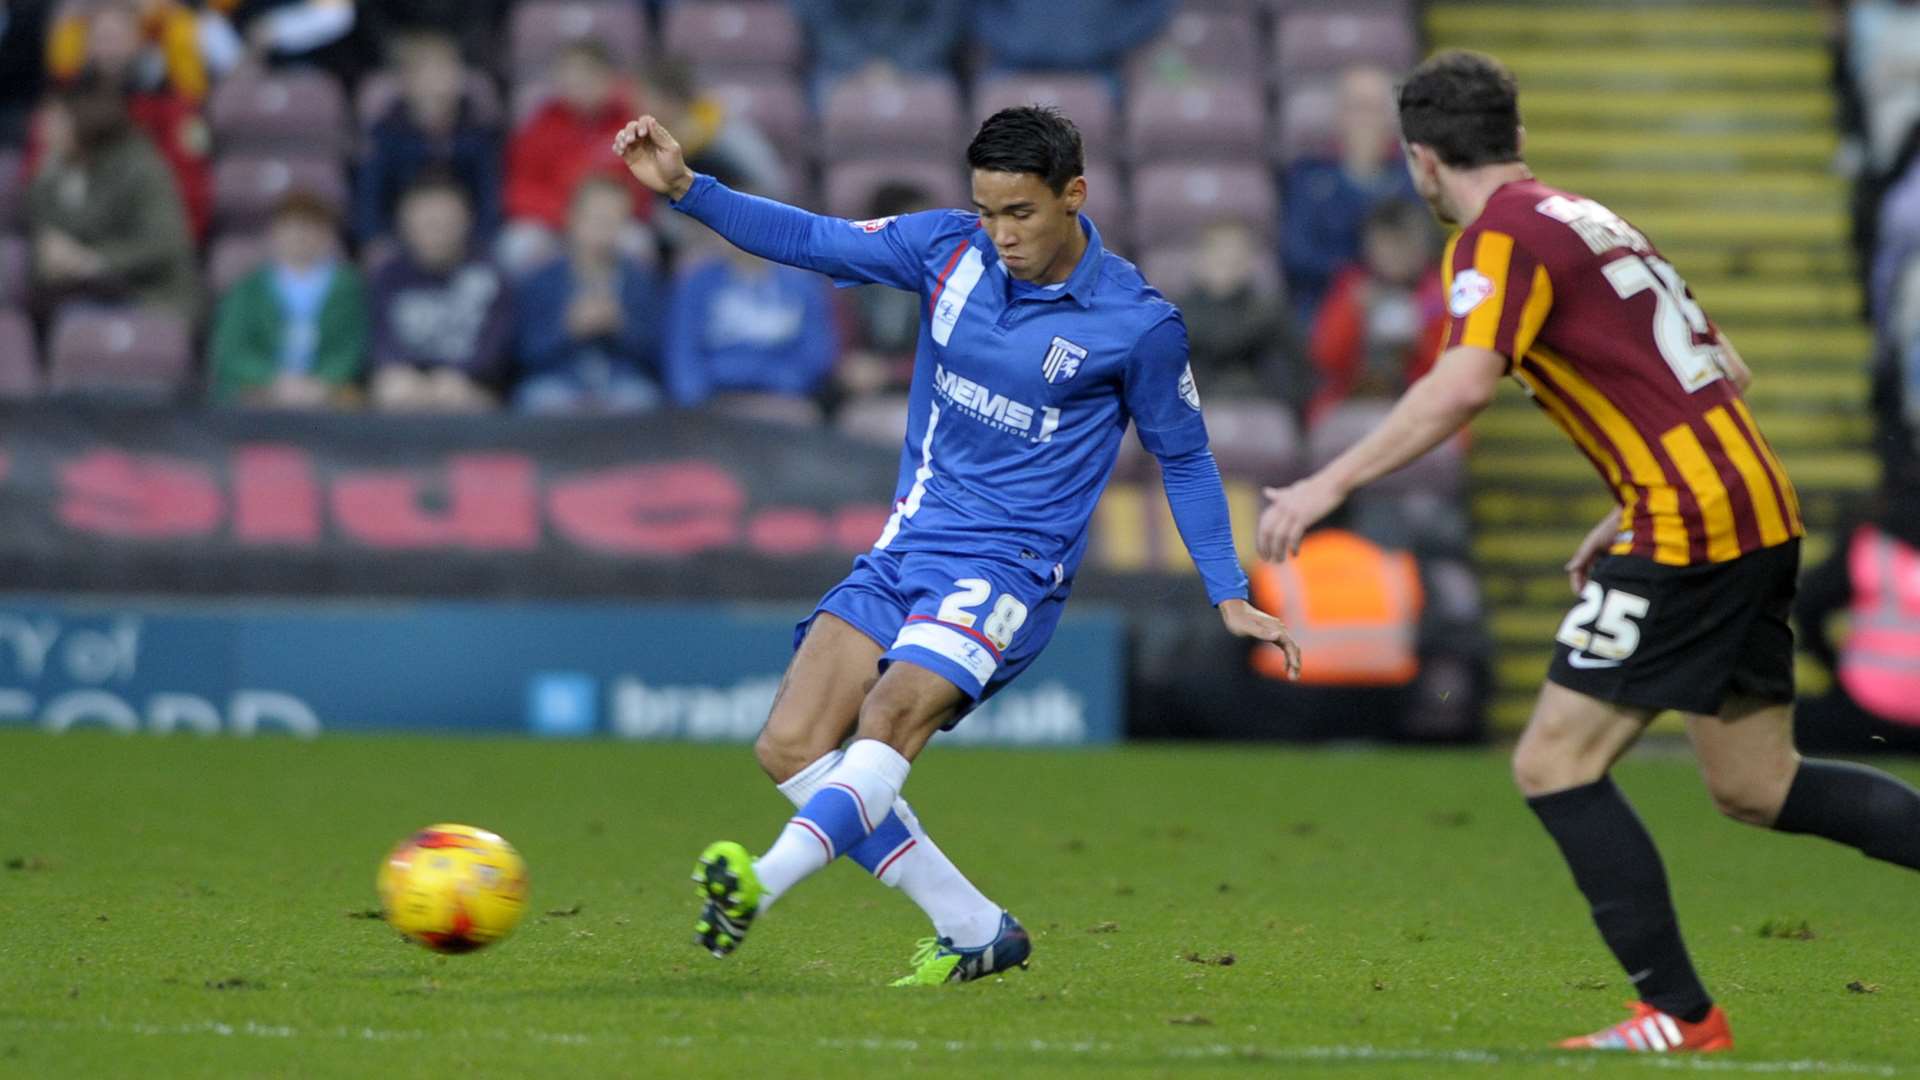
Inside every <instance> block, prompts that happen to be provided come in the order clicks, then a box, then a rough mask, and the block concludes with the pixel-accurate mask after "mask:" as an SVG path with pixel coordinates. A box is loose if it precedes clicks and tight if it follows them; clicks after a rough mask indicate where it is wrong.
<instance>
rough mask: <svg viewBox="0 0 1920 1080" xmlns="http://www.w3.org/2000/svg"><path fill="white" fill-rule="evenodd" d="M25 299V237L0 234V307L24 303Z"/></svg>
mask: <svg viewBox="0 0 1920 1080" xmlns="http://www.w3.org/2000/svg"><path fill="white" fill-rule="evenodd" d="M26 299H27V239H26V237H24V236H0V308H7V307H15V306H18V305H20V304H24V303H25V302H26Z"/></svg>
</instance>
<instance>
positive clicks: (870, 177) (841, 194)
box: [827, 158, 972, 220]
mask: <svg viewBox="0 0 1920 1080" xmlns="http://www.w3.org/2000/svg"><path fill="white" fill-rule="evenodd" d="M896 180H897V181H903V182H905V183H909V184H914V185H917V186H919V187H920V188H923V189H925V191H926V192H927V194H928V195H929V196H931V198H932V202H933V205H934V206H939V207H954V208H958V207H965V206H969V205H971V204H972V200H971V198H970V196H969V195H968V194H967V190H966V188H965V187H963V186H962V184H961V174H960V170H959V168H958V166H955V165H952V164H949V163H948V162H946V161H940V160H930V159H925V158H914V159H909V160H900V161H849V162H846V163H844V164H840V165H835V166H833V167H831V168H829V169H828V170H827V212H828V213H830V214H834V215H836V216H839V217H844V218H853V219H855V220H859V219H862V218H865V217H866V216H867V214H868V212H869V211H870V210H871V209H872V204H873V194H874V192H876V191H878V190H879V189H880V187H881V185H883V184H886V183H889V182H891V181H896Z"/></svg>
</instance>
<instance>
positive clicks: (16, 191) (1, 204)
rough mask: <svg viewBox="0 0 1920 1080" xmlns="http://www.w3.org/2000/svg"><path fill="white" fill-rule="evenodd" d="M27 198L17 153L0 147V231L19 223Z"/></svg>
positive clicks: (23, 170)
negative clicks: (23, 204)
mask: <svg viewBox="0 0 1920 1080" xmlns="http://www.w3.org/2000/svg"><path fill="white" fill-rule="evenodd" d="M26 197H27V174H26V168H25V163H24V162H23V161H22V160H21V156H20V153H19V151H17V150H10V149H8V148H6V147H0V231H5V230H7V229H11V228H13V227H14V226H15V225H16V224H18V223H19V221H20V215H21V212H22V209H23V208H22V205H21V204H22V203H24V202H25V201H26Z"/></svg>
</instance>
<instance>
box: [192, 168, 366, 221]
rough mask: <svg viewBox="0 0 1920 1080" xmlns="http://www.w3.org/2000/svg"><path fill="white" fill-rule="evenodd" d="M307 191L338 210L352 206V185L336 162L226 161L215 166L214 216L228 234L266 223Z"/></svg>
mask: <svg viewBox="0 0 1920 1080" xmlns="http://www.w3.org/2000/svg"><path fill="white" fill-rule="evenodd" d="M295 191H301V192H306V193H307V194H310V195H314V196H317V197H319V198H321V199H324V200H326V201H327V202H328V203H329V204H331V205H332V206H333V208H334V209H335V210H336V211H342V210H343V209H344V208H345V206H346V202H347V181H346V177H345V175H344V174H343V173H342V172H341V165H340V161H339V159H338V158H334V157H287V158H279V157H251V156H223V157H221V158H220V160H219V161H217V162H216V163H215V164H214V167H213V216H214V220H215V222H217V223H218V225H219V227H220V228H222V229H251V228H256V227H258V226H261V225H264V224H266V221H267V218H268V217H270V216H271V215H272V213H273V208H274V207H275V206H276V205H277V204H278V203H279V202H280V200H281V199H283V198H285V197H286V196H287V195H288V194H289V193H291V192H295Z"/></svg>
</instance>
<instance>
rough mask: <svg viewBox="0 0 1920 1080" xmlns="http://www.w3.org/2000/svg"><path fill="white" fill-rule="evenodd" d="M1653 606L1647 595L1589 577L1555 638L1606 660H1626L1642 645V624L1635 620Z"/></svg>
mask: <svg viewBox="0 0 1920 1080" xmlns="http://www.w3.org/2000/svg"><path fill="white" fill-rule="evenodd" d="M1651 606H1652V605H1650V604H1649V603H1648V602H1647V598H1646V597H1644V596H1635V595H1634V594H1632V593H1630V592H1623V591H1621V590H1620V589H1606V588H1602V587H1601V585H1600V584H1599V582H1595V581H1589V582H1587V587H1586V588H1585V589H1583V590H1581V592H1580V602H1579V603H1578V604H1575V605H1574V606H1573V610H1572V611H1569V612H1567V617H1566V619H1564V620H1563V621H1562V622H1561V623H1560V632H1559V633H1557V634H1555V635H1554V640H1556V641H1558V642H1559V643H1560V644H1562V645H1565V646H1566V647H1567V648H1569V649H1572V650H1573V651H1575V652H1584V653H1588V654H1591V655H1593V656H1597V657H1600V658H1601V659H1603V660H1625V659H1626V658H1627V657H1629V656H1632V655H1633V651H1634V650H1635V649H1638V648H1639V647H1640V626H1639V624H1638V623H1636V622H1635V621H1634V620H1636V619H1639V618H1641V617H1643V616H1645V615H1646V613H1647V609H1648V608H1649V607H1651Z"/></svg>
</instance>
